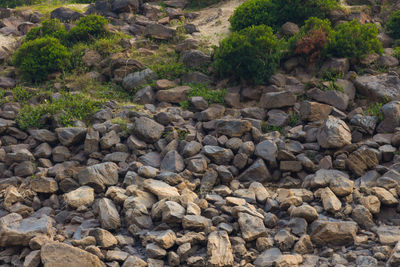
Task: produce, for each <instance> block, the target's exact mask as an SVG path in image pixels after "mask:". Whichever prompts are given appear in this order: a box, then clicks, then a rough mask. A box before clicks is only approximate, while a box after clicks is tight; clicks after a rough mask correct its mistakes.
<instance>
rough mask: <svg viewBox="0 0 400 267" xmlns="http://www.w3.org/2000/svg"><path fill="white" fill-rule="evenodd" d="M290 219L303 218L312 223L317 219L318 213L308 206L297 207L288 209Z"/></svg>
mask: <svg viewBox="0 0 400 267" xmlns="http://www.w3.org/2000/svg"><path fill="white" fill-rule="evenodd" d="M289 213H290V217H299V218H304V219H305V220H306V221H307V222H308V223H312V222H313V221H315V220H316V219H318V212H317V210H316V209H315V208H313V207H311V206H310V205H308V204H303V205H301V206H299V207H292V208H290V209H289Z"/></svg>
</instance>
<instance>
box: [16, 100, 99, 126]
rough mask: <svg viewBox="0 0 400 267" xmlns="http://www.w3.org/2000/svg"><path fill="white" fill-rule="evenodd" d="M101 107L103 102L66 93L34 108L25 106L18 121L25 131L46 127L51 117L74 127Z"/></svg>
mask: <svg viewBox="0 0 400 267" xmlns="http://www.w3.org/2000/svg"><path fill="white" fill-rule="evenodd" d="M101 105H102V102H100V101H97V100H92V99H90V98H88V97H85V96H84V95H80V94H69V93H64V94H62V97H61V98H59V99H57V100H50V101H49V102H46V103H42V104H39V105H34V106H33V105H25V106H24V107H23V108H22V109H21V110H20V112H19V113H18V116H17V119H16V121H17V123H18V125H19V127H20V128H21V129H23V130H25V129H27V128H29V127H37V128H43V127H46V126H47V125H48V121H47V119H49V118H50V117H53V118H54V117H55V118H56V121H57V122H58V123H59V124H61V125H62V126H72V122H74V121H76V120H87V119H88V118H89V117H90V116H91V115H93V114H94V113H96V112H97V111H98V110H100V108H101ZM46 118H47V119H46Z"/></svg>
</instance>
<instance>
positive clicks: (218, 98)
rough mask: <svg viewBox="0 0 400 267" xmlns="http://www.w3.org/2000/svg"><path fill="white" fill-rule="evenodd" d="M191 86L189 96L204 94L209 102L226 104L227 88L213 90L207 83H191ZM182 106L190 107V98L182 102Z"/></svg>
mask: <svg viewBox="0 0 400 267" xmlns="http://www.w3.org/2000/svg"><path fill="white" fill-rule="evenodd" d="M189 86H190V87H191V89H190V91H189V93H188V98H190V97H193V96H202V97H203V98H204V100H206V101H207V102H208V104H214V103H216V104H224V102H225V95H226V92H227V91H226V89H217V90H212V89H210V87H208V85H206V84H201V83H199V84H189ZM180 105H181V107H183V108H186V109H188V108H189V107H190V103H189V101H188V100H186V101H183V102H181V103H180Z"/></svg>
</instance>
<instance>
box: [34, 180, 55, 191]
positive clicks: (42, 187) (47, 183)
mask: <svg viewBox="0 0 400 267" xmlns="http://www.w3.org/2000/svg"><path fill="white" fill-rule="evenodd" d="M31 187H32V190H33V191H35V192H37V193H46V194H50V193H55V192H57V190H58V184H57V181H56V180H54V179H53V178H49V177H41V178H35V179H32V181H31Z"/></svg>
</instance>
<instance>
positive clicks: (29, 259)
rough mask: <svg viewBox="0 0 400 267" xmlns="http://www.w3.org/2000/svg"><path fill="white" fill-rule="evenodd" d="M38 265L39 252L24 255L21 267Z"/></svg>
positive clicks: (35, 266)
mask: <svg viewBox="0 0 400 267" xmlns="http://www.w3.org/2000/svg"><path fill="white" fill-rule="evenodd" d="M39 264H40V250H34V251H31V252H30V253H29V254H28V255H26V257H25V260H24V264H23V267H37V266H39Z"/></svg>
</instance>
